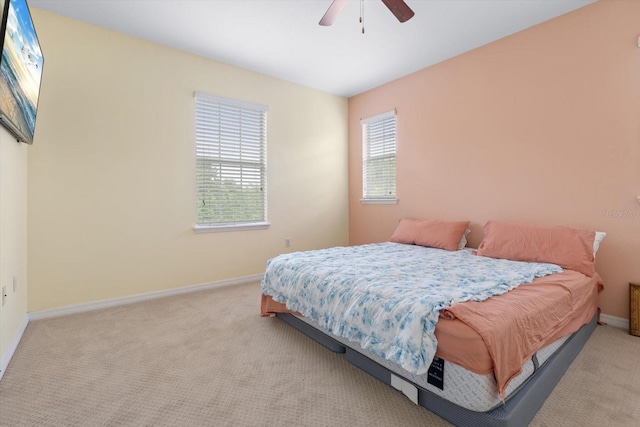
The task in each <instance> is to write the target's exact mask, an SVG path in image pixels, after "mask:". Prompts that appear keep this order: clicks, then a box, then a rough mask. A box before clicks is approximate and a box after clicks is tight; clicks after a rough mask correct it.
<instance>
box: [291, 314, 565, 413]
mask: <svg viewBox="0 0 640 427" xmlns="http://www.w3.org/2000/svg"><path fill="white" fill-rule="evenodd" d="M298 319H300V320H301V321H303V322H305V323H306V324H308V325H310V326H312V327H313V328H315V329H318V330H320V331H322V329H321V328H320V326H319V325H318V324H317V323H316V322H314V321H313V320H311V319H308V318H305V317H298ZM322 332H324V333H325V334H327V335H329V336H330V337H331V338H333V339H334V340H336V341H338V342H340V343H341V344H343V345H344V346H345V347H350V348H351V349H353V350H354V351H356V352H358V353H360V354H362V355H363V356H365V357H367V358H369V359H371V360H373V361H374V362H376V363H378V364H380V365H382V366H383V367H385V368H387V369H388V370H389V371H391V372H394V373H396V374H397V375H398V376H399V377H401V378H404V379H406V380H408V381H410V382H411V383H413V384H415V385H417V386H419V387H422V388H424V389H425V390H428V391H430V392H432V393H434V394H436V395H437V396H440V397H442V398H444V399H446V400H448V401H450V402H452V403H454V404H456V405H458V406H461V407H463V408H465V409H469V410H471V411H475V412H487V411H491V410H493V409H494V408H496V407H498V406H500V405H502V404H503V403H502V400H501V399H500V395H499V393H498V387H497V384H496V380H495V377H494V375H493V374H492V373H490V374H485V375H480V374H476V373H475V372H471V371H469V370H467V369H465V368H464V367H462V366H460V365H458V364H456V363H453V362H449V361H446V360H444V359H440V360H437V361H435V362H434V363H432V369H438V370H440V369H441V371H442V373H443V375H442V378H441V379H442V381H439V379H435V380H434V377H433V375H429V373H427V374H423V375H415V374H412V373H411V372H408V371H406V370H404V369H402V368H401V367H400V366H398V365H397V364H395V363H393V362H390V361H388V360H386V359H383V358H381V357H379V356H377V355H375V354H373V353H371V352H369V351H367V350H364V349H362V348H361V347H360V346H359V345H358V344H357V343H354V342H352V341H349V340H346V339H345V338H342V337H339V336H336V335H333V334H331V333H328V332H326V331H322ZM569 337H570V335H567V336H564V337H562V338H560V339H558V340H556V341H555V342H553V343H552V344H550V345H548V346H546V347H544V348H542V349H540V350H539V351H538V352H536V353H535V354H534V355H533V356H532V357H531V359H529V360H528V361H527V362H526V363H525V364H524V366H523V367H522V373H520V375H518V376H517V377H515V378H514V379H513V380H511V382H510V383H509V385H508V386H507V389H506V393H505V395H506V397H505V400H506V401H508V400H509V398H510V397H511V396H512V395H514V394H515V393H517V392H518V390H519V389H520V387H521V386H522V385H523V384H524V383H525V382H526V380H527V379H528V378H529V377H531V376H532V375H533V374H534V373H535V372H536V371H537V370H538V369H540V367H542V365H544V363H545V362H546V361H547V360H548V359H549V358H550V357H551V356H552V355H553V354H554V353H555V352H557V351H558V350H559V349H560V348H561V347H562V345H563V344H564V343H565V342H566V341H567V339H568V338H569ZM442 368H443V369H442ZM432 372H433V371H432ZM434 383H435V384H434Z"/></svg>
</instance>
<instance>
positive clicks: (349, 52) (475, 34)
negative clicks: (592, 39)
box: [29, 0, 595, 97]
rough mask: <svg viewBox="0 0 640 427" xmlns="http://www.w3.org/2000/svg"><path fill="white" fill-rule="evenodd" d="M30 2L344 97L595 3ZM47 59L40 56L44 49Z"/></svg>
mask: <svg viewBox="0 0 640 427" xmlns="http://www.w3.org/2000/svg"><path fill="white" fill-rule="evenodd" d="M405 1H406V3H407V4H408V5H409V6H410V7H411V9H413V11H414V12H415V16H414V17H413V18H412V19H410V20H409V21H407V22H405V23H404V24H401V23H399V22H398V21H397V20H396V19H395V17H394V16H393V15H392V14H391V12H390V11H389V10H388V9H387V8H386V7H385V5H384V4H383V3H382V2H381V1H379V0H365V1H364V9H365V15H364V16H365V30H366V31H365V34H362V32H361V26H360V24H359V22H358V19H359V17H360V0H350V1H349V3H348V4H347V5H346V7H345V8H344V9H343V10H342V13H341V14H340V16H339V17H338V19H337V20H336V22H335V23H334V25H333V26H330V27H321V26H319V25H318V21H319V20H320V18H321V17H322V15H323V14H324V12H325V11H326V10H327V8H328V7H329V5H330V4H331V0H208V1H207V0H120V1H119V0H29V4H30V5H31V6H32V7H37V8H40V9H44V10H47V11H50V12H54V13H57V14H60V15H64V16H67V17H70V18H74V19H78V20H81V21H85V22H88V23H91V24H95V25H98V26H101V27H105V28H109V29H112V30H115V31H119V32H122V33H126V34H130V35H132V36H135V37H140V38H142V39H146V40H151V41H154V42H157V43H160V44H163V45H166V46H171V47H174V48H177V49H181V50H184V51H187V52H192V53H195V54H198V55H202V56H205V57H209V58H212V59H216V60H219V61H222V62H226V63H229V64H234V65H237V66H239V67H243V68H247V69H250V70H254V71H257V72H260V73H263V74H267V75H270V76H274V77H277V78H280V79H284V80H289V81H292V82H295V83H299V84H302V85H305V86H309V87H313V88H316V89H320V90H323V91H326V92H330V93H334V94H337V95H341V96H346V97H349V96H353V95H356V94H358V93H361V92H364V91H366V90H368V89H371V88H374V87H376V86H379V85H381V84H383V83H386V82H389V81H391V80H394V79H396V78H399V77H402V76H404V75H407V74H410V73H412V72H414V71H417V70H420V69H422V68H425V67H427V66H430V65H433V64H435V63H438V62H440V61H443V60H445V59H448V58H451V57H453V56H456V55H459V54H461V53H463V52H466V51H469V50H471V49H474V48H477V47H479V46H482V45H484V44H487V43H490V42H492V41H494V40H497V39H500V38H502V37H505V36H508V35H510V34H513V33H516V32H518V31H521V30H523V29H525V28H528V27H530V26H533V25H536V24H538V23H540V22H543V21H546V20H548V19H552V18H554V17H556V16H558V15H562V14H564V13H567V12H570V11H572V10H575V9H577V8H580V7H582V6H585V5H587V4H589V3H592V2H594V1H595V0H405ZM45 56H46V52H45Z"/></svg>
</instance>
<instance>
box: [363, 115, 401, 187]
mask: <svg viewBox="0 0 640 427" xmlns="http://www.w3.org/2000/svg"><path fill="white" fill-rule="evenodd" d="M361 124H362V145H363V147H362V153H363V162H362V175H363V176H362V186H363V189H362V194H363V198H364V199H395V198H396V113H395V110H394V111H389V112H387V113H383V114H379V115H377V116H374V117H370V118H367V119H362V120H361Z"/></svg>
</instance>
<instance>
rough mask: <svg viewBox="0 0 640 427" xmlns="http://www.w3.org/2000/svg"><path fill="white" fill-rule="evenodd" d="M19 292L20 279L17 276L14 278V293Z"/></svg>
mask: <svg viewBox="0 0 640 427" xmlns="http://www.w3.org/2000/svg"><path fill="white" fill-rule="evenodd" d="M17 290H18V278H17V277H16V276H13V293H15V292H16V291H17Z"/></svg>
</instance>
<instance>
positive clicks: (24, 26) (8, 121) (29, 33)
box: [0, 0, 44, 144]
mask: <svg viewBox="0 0 640 427" xmlns="http://www.w3.org/2000/svg"><path fill="white" fill-rule="evenodd" d="M0 2H1V3H2V4H3V8H2V11H3V14H2V27H0V36H1V37H2V39H1V41H2V58H1V59H0V123H1V124H2V125H3V126H4V127H5V128H7V130H8V131H9V132H10V133H11V134H12V135H13V136H15V137H16V138H17V139H18V141H22V142H26V143H27V144H33V134H34V132H35V129H36V113H37V111H38V96H39V94H40V80H41V78H42V66H43V64H44V58H43V56H42V51H41V50H40V43H39V41H38V36H37V35H36V30H35V28H34V26H33V20H32V19H31V13H30V12H29V6H28V5H27V2H26V0H0Z"/></svg>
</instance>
